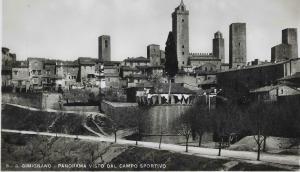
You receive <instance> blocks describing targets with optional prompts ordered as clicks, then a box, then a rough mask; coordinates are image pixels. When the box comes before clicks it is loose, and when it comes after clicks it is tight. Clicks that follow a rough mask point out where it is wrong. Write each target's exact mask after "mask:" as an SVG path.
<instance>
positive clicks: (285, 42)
mask: <svg viewBox="0 0 300 172" xmlns="http://www.w3.org/2000/svg"><path fill="white" fill-rule="evenodd" d="M292 58H298V41H297V29H296V28H287V29H284V30H282V43H281V44H279V45H276V46H274V47H272V49H271V62H273V63H274V62H279V61H283V60H288V59H292Z"/></svg>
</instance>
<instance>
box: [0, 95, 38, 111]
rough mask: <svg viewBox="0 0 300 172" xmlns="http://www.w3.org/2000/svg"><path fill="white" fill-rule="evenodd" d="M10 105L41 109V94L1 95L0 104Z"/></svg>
mask: <svg viewBox="0 0 300 172" xmlns="http://www.w3.org/2000/svg"><path fill="white" fill-rule="evenodd" d="M3 103H11V104H18V105H23V106H29V107H34V108H39V109H40V108H42V94H41V93H36V94H33V93H2V104H3Z"/></svg>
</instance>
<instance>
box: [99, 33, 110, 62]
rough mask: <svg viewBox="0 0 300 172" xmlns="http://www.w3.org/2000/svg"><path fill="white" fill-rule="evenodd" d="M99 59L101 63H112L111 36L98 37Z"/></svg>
mask: <svg viewBox="0 0 300 172" xmlns="http://www.w3.org/2000/svg"><path fill="white" fill-rule="evenodd" d="M98 49H99V50H98V51H99V54H98V56H99V57H98V58H99V60H100V61H110V60H111V57H110V51H111V48H110V36H109V35H102V36H100V37H98Z"/></svg>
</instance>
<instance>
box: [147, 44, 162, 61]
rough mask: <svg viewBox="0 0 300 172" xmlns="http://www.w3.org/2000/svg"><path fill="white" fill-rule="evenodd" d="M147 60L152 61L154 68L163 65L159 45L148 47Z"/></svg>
mask: <svg viewBox="0 0 300 172" xmlns="http://www.w3.org/2000/svg"><path fill="white" fill-rule="evenodd" d="M147 59H149V60H150V63H151V65H152V66H158V65H161V52H160V46H159V45H156V44H150V45H148V46H147Z"/></svg>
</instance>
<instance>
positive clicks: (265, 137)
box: [262, 136, 267, 152]
mask: <svg viewBox="0 0 300 172" xmlns="http://www.w3.org/2000/svg"><path fill="white" fill-rule="evenodd" d="M266 142H267V136H264V144H263V150H262V151H263V152H266Z"/></svg>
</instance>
